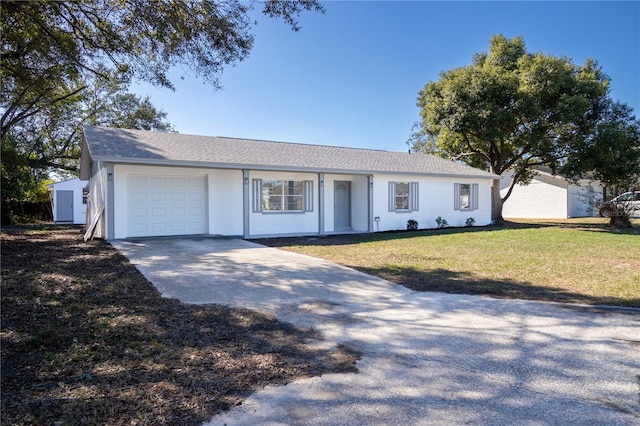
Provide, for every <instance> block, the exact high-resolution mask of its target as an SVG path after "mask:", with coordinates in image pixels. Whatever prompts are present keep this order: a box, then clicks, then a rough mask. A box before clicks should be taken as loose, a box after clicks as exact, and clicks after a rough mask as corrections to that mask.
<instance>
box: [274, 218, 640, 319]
mask: <svg viewBox="0 0 640 426" xmlns="http://www.w3.org/2000/svg"><path fill="white" fill-rule="evenodd" d="M272 245H276V246H279V247H281V248H283V249H286V250H291V251H295V252H298V253H304V254H308V255H311V256H316V257H320V258H324V259H328V260H331V261H334V262H337V263H340V264H342V265H345V266H349V267H352V268H355V269H358V270H361V271H364V272H367V273H370V274H373V275H377V276H380V277H383V278H385V279H388V280H390V281H393V282H396V283H399V284H403V285H405V286H406V287H408V288H411V289H414V290H418V291H445V292H451V293H469V294H486V295H491V296H495V297H513V298H524V299H538V300H553V301H563V302H578V303H588V304H607V305H623V306H637V307H640V229H638V228H633V229H629V230H621V231H615V230H611V229H609V228H607V227H605V226H604V225H603V221H602V220H598V219H588V220H581V221H577V220H569V221H563V222H554V223H548V222H529V223H518V224H514V223H511V224H509V225H508V226H506V227H502V228H496V227H492V228H458V229H452V228H450V229H444V230H430V231H419V232H400V233H381V234H369V235H351V236H335V237H325V238H317V239H293V240H289V241H288V242H287V241H286V240H279V241H278V242H275V243H272Z"/></svg>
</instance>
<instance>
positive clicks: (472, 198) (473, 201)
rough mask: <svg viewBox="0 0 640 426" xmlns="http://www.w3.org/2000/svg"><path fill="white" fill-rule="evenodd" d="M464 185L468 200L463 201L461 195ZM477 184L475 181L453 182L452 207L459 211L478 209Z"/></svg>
mask: <svg viewBox="0 0 640 426" xmlns="http://www.w3.org/2000/svg"><path fill="white" fill-rule="evenodd" d="M465 187H468V194H469V195H468V197H469V199H468V201H467V203H464V202H463V200H462V197H463V196H464V195H463V193H464V192H466V191H464V189H465ZM478 191H479V185H478V184H477V183H455V184H454V186H453V209H454V210H459V211H472V210H478V209H479V200H478V198H479V196H478Z"/></svg>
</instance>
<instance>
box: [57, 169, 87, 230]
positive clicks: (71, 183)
mask: <svg viewBox="0 0 640 426" xmlns="http://www.w3.org/2000/svg"><path fill="white" fill-rule="evenodd" d="M48 188H49V191H50V193H51V207H52V210H53V221H54V222H56V223H72V224H75V225H84V224H86V223H87V188H88V185H87V182H83V181H81V180H80V179H79V178H73V179H67V180H63V181H60V182H56V183H52V184H50V185H48Z"/></svg>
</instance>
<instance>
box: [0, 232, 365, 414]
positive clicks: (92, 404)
mask: <svg viewBox="0 0 640 426" xmlns="http://www.w3.org/2000/svg"><path fill="white" fill-rule="evenodd" d="M1 320H2V328H1V332H0V336H1V338H2V341H1V344H2V347H1V351H2V370H1V372H2V423H3V425H9V424H56V425H58V424H60V425H61V424H73V425H80V424H109V425H124V424H127V425H135V424H176V425H190V424H193V425H195V424H201V423H202V422H204V421H207V420H209V419H210V417H211V416H212V415H213V414H215V413H218V412H220V411H222V410H225V409H227V408H229V407H230V406H232V405H234V404H239V403H241V402H242V400H243V399H244V398H246V397H247V396H248V395H249V394H251V393H252V392H253V391H255V390H256V389H259V388H261V387H263V386H265V385H267V384H274V383H278V384H282V383H287V382H290V381H292V380H294V379H297V378H302V377H311V376H316V375H320V374H323V373H327V372H354V371H357V370H356V369H355V362H356V360H357V358H358V355H357V354H354V353H353V352H351V351H349V350H347V349H346V348H343V347H338V348H336V350H334V351H325V350H319V349H317V347H318V346H317V345H316V346H314V343H318V342H319V341H320V339H321V336H319V335H317V334H315V333H314V332H313V331H310V330H304V329H300V328H296V327H294V326H292V325H290V324H288V323H283V322H280V321H278V320H277V319H276V318H275V317H272V316H269V315H266V314H262V313H259V312H256V311H252V310H244V309H231V308H228V307H224V306H218V305H185V304H182V303H180V302H178V301H177V300H175V299H165V298H162V297H160V294H159V293H158V292H157V291H156V290H155V288H154V287H153V286H152V285H151V284H150V283H149V282H148V281H147V280H146V279H145V278H144V277H143V276H142V275H141V274H140V273H139V272H138V271H137V270H136V269H135V268H134V267H133V266H132V265H131V264H129V262H128V261H127V260H126V258H124V257H123V256H121V255H120V254H119V253H118V252H116V250H115V249H113V248H112V247H111V246H110V245H109V244H107V243H104V242H100V241H91V242H87V243H85V242H83V241H82V238H81V231H79V230H77V229H75V230H74V229H72V230H69V229H57V230H53V231H51V230H50V231H47V230H37V229H31V230H28V231H21V232H11V233H3V234H2V306H1Z"/></svg>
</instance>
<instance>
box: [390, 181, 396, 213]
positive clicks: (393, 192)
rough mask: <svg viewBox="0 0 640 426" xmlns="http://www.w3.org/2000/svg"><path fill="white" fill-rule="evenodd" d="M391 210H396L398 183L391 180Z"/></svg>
mask: <svg viewBox="0 0 640 426" xmlns="http://www.w3.org/2000/svg"><path fill="white" fill-rule="evenodd" d="M389 211H390V212H394V211H396V183H395V182H389Z"/></svg>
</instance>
